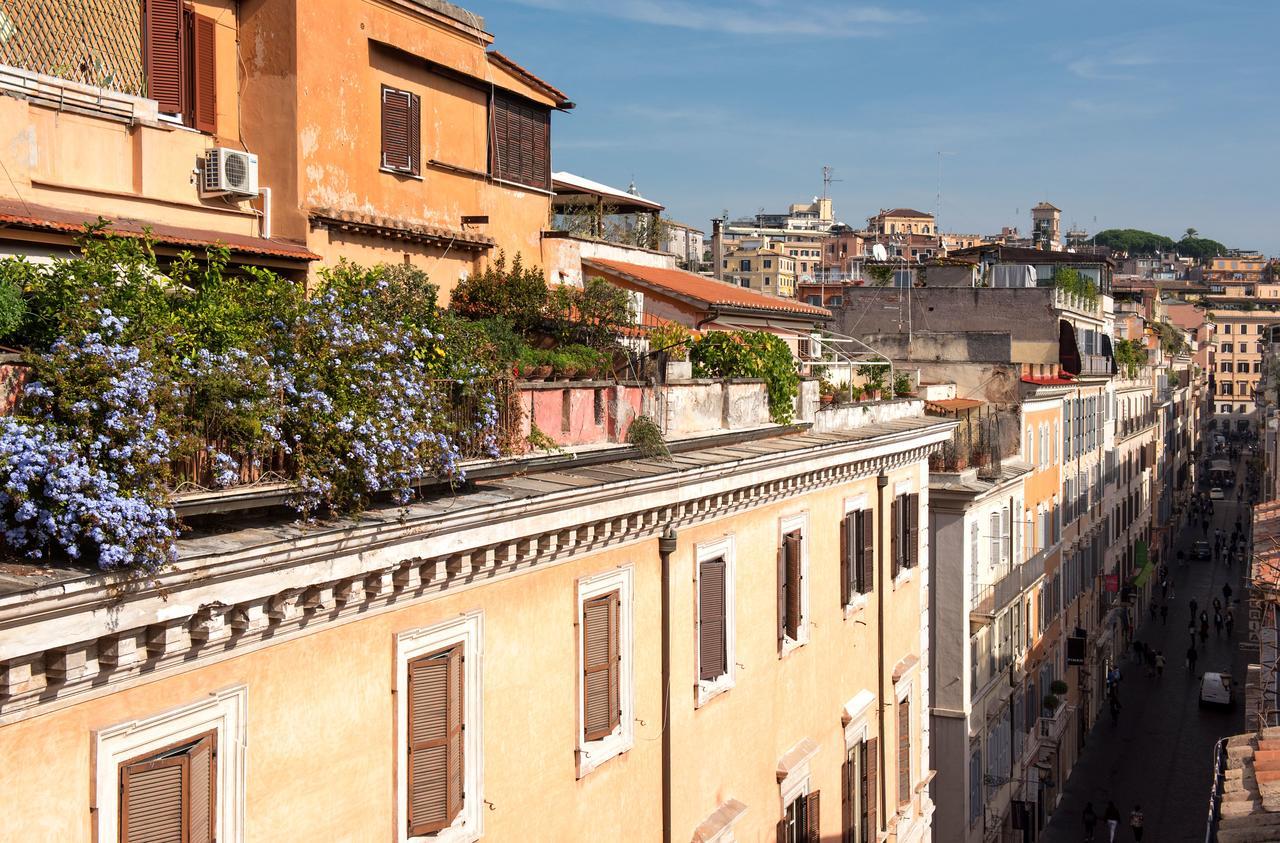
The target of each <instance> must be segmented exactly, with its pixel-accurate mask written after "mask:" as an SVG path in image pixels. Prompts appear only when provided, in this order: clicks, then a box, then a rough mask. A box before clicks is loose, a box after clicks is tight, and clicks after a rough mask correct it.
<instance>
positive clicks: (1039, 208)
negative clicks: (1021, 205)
mask: <svg viewBox="0 0 1280 843" xmlns="http://www.w3.org/2000/svg"><path fill="white" fill-rule="evenodd" d="M1031 210H1033V211H1061V210H1062V209H1061V208H1059V207H1057V206H1055V205H1051V204H1049V203H1048V202H1041V203H1040V204H1039V205H1036V206H1035V207H1034V208H1032V209H1031Z"/></svg>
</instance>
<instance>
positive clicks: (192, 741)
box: [118, 729, 218, 840]
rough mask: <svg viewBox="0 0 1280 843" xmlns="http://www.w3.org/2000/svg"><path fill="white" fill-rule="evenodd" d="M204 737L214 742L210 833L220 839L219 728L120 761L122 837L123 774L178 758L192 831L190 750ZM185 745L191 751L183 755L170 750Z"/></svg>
mask: <svg viewBox="0 0 1280 843" xmlns="http://www.w3.org/2000/svg"><path fill="white" fill-rule="evenodd" d="M205 738H209V739H211V741H212V747H211V749H210V756H211V757H210V759H209V768H210V776H209V832H210V837H211V838H213V839H215V840H216V839H217V834H218V755H217V745H218V731H217V730H216V729H212V730H210V731H208V732H205V733H203V734H200V735H194V736H190V737H185V738H182V739H180V740H177V741H174V742H173V743H171V744H170V745H169V746H166V747H162V748H160V749H158V750H155V751H154V752H147V753H144V754H142V755H140V756H138V757H136V758H131V759H127V760H125V761H121V762H120V764H119V766H118V770H119V774H118V781H119V788H120V794H121V801H120V815H121V822H120V833H121V835H122V836H123V832H124V825H125V824H124V821H123V817H124V813H125V810H124V801H125V800H124V798H123V794H124V793H125V785H124V777H125V772H126V770H127V769H128V768H130V767H135V766H139V765H143V764H145V765H148V766H150V767H159V766H161V765H162V764H164V762H172V761H178V763H179V764H181V765H182V766H183V767H184V768H185V769H184V772H183V774H182V794H181V799H182V809H183V810H182V813H183V819H182V824H183V825H185V827H186V828H185V830H186V831H187V832H190V831H191V827H192V820H191V816H190V805H191V798H192V797H191V792H190V790H189V788H188V784H189V783H190V777H191V775H192V769H193V768H192V765H191V762H190V759H191V753H190V750H191V749H194V748H195V745H196V744H198V743H199V742H200V741H203V740H204V739H205ZM182 747H187V750H188V751H186V752H183V753H181V754H171V753H174V751H175V750H177V749H180V748H182ZM183 756H185V757H186V761H185V762H184V761H179V759H180V758H182V757H183ZM164 766H174V765H172V764H164Z"/></svg>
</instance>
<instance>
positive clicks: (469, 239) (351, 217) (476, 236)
mask: <svg viewBox="0 0 1280 843" xmlns="http://www.w3.org/2000/svg"><path fill="white" fill-rule="evenodd" d="M310 217H311V219H312V220H315V221H317V222H320V223H324V224H328V225H333V224H336V225H338V226H348V227H351V228H355V229H358V230H361V231H364V232H367V233H370V234H374V235H384V236H393V237H396V238H398V239H410V240H413V239H417V240H433V241H438V242H441V243H449V244H451V245H455V246H470V247H472V248H478V249H488V248H491V247H492V246H493V245H494V243H496V242H497V241H495V240H494V239H493V238H492V237H490V236H489V235H487V234H481V233H480V232H478V231H464V230H462V229H453V228H445V227H444V226H440V225H428V224H426V223H416V222H411V221H409V220H401V219H394V218H391V217H380V216H375V215H373V214H362V213H359V212H357V211H344V210H341V209H336V208H312V209H311V211H310Z"/></svg>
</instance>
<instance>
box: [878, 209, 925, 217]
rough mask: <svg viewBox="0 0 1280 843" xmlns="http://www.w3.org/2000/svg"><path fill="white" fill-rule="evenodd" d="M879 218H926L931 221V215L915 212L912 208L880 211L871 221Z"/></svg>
mask: <svg viewBox="0 0 1280 843" xmlns="http://www.w3.org/2000/svg"><path fill="white" fill-rule="evenodd" d="M880 217H928V218H929V219H933V214H930V213H926V212H925V211H917V210H915V209H914V208H893V209H892V210H888V211H881V212H880V213H878V214H876V215H875V216H874V217H872V219H878V218H880Z"/></svg>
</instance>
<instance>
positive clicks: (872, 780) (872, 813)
mask: <svg viewBox="0 0 1280 843" xmlns="http://www.w3.org/2000/svg"><path fill="white" fill-rule="evenodd" d="M866 747H867V755H866V763H865V764H863V765H862V804H863V805H866V806H867V836H868V837H870V838H871V839H872V840H874V839H876V832H878V831H879V830H880V825H879V817H880V739H879V738H869V739H868V740H867V742H866Z"/></svg>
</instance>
